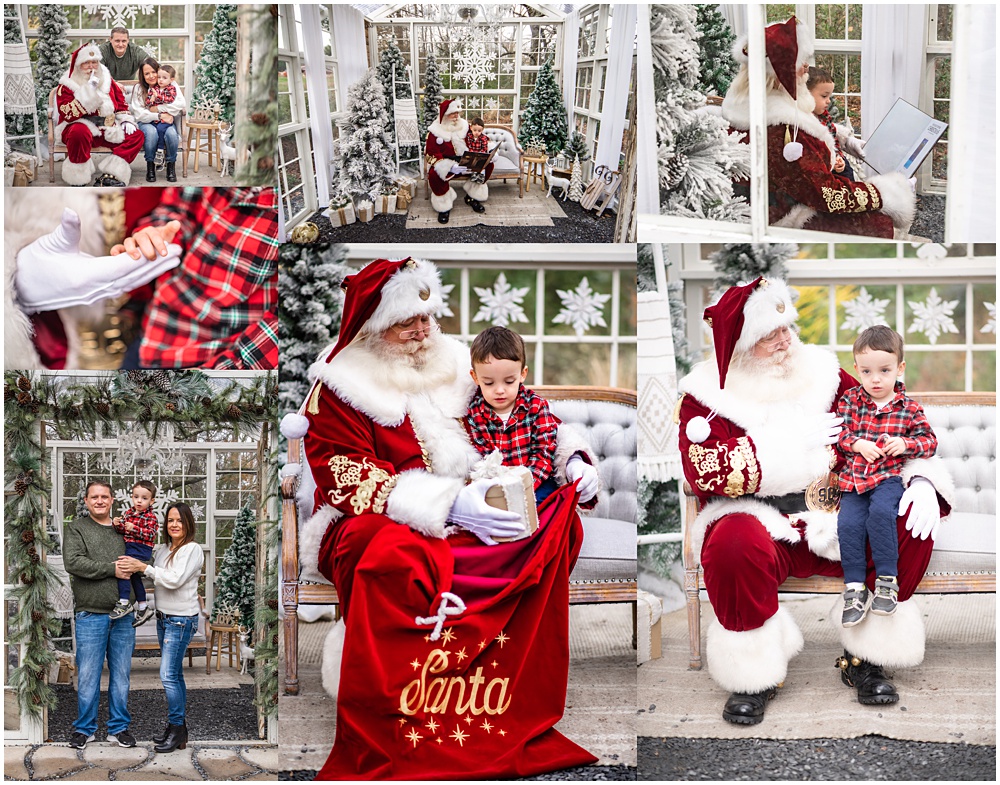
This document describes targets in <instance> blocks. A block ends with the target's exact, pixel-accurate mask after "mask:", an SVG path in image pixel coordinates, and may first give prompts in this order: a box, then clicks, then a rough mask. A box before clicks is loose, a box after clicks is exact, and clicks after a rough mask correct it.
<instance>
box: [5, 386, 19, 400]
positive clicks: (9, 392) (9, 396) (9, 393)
mask: <svg viewBox="0 0 1000 785" xmlns="http://www.w3.org/2000/svg"><path fill="white" fill-rule="evenodd" d="M16 394H17V390H15V389H14V388H13V387H4V388H3V399H4V401H12V400H14V396H15V395H16Z"/></svg>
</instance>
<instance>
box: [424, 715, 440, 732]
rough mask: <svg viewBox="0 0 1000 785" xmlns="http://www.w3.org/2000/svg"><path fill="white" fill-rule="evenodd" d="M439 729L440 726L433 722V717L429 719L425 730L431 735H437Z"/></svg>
mask: <svg viewBox="0 0 1000 785" xmlns="http://www.w3.org/2000/svg"><path fill="white" fill-rule="evenodd" d="M440 727H441V726H440V725H438V723H436V722H435V721H434V718H433V717H431V721H430V722H428V723H427V730H429V731H430V732H431V733H437V729H438V728H440Z"/></svg>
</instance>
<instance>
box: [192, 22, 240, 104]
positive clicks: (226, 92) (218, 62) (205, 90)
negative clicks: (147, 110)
mask: <svg viewBox="0 0 1000 785" xmlns="http://www.w3.org/2000/svg"><path fill="white" fill-rule="evenodd" d="M194 85H195V87H194V95H193V96H192V97H191V105H192V106H208V105H211V104H213V103H215V102H218V103H219V106H220V107H222V112H221V113H220V114H219V119H220V120H225V121H227V122H229V123H232V122H234V120H235V118H236V6H235V5H217V6H216V7H215V16H214V17H212V32H210V33H209V34H208V36H207V37H206V38H205V44H204V46H202V49H201V57H200V58H199V59H198V64H197V65H196V66H195V67H194Z"/></svg>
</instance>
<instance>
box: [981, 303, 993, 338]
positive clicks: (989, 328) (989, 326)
mask: <svg viewBox="0 0 1000 785" xmlns="http://www.w3.org/2000/svg"><path fill="white" fill-rule="evenodd" d="M983 305H985V306H986V310H987V311H988V312H989V314H990V318H989V319H987V320H986V324H984V325H983V327H982V329H981V330H980V331H979V332H981V333H993V334H994V335H996V333H997V304H996V303H983Z"/></svg>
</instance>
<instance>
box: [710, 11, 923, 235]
mask: <svg viewBox="0 0 1000 785" xmlns="http://www.w3.org/2000/svg"><path fill="white" fill-rule="evenodd" d="M765 47H766V55H767V58H766V63H767V73H768V78H767V93H766V95H767V105H766V109H765V113H766V117H767V142H766V143H767V184H768V222H769V223H770V224H771V225H772V226H789V227H792V228H796V229H813V230H815V231H823V232H839V233H841V234H858V235H867V236H871V237H883V238H887V239H892V237H893V235H894V232H895V230H899V231H900V232H905V231H906V230H907V229H908V228H909V226H910V224H911V223H912V221H913V215H914V211H915V209H916V197H915V195H914V193H913V191H912V190H911V188H910V185H909V182H908V181H907V179H906V177H905V176H904V175H902V174H900V173H898V172H891V173H889V174H882V175H877V176H875V177H872V178H871V179H870V180H868V181H866V182H862V181H857V182H855V181H852V180H850V179H848V178H847V177H843V176H841V175H838V174H836V173H835V172H834V171H833V164H834V162H835V161H836V155H837V154H836V145H835V142H834V138H833V136H832V135H831V134H830V132H829V130H828V129H827V128H826V126H824V125H823V123H822V122H820V120H819V118H817V117H816V115H814V114H813V109H814V108H815V101H814V100H813V97H812V95H811V94H810V93H809V91H808V90H807V89H806V88H805V82H804V80H803V79H802V78H798V77H797V76H796V70H797V68H799V67H800V66H801V65H802V64H803V63H806V62H807V61H808V58H810V57H811V56H812V50H813V42H812V38H811V36H810V35H809V33H808V32H807V31H806V30H805V28H804V27H803V26H802V25H796V21H795V17H794V16H793V17H792V18H791V19H789V20H788V21H787V22H781V23H776V24H772V25H768V26H767V28H765ZM733 52H734V54H735V56H736V58H737V60H739V61H740V62H742V66H741V67H740V71H739V73H738V74H737V76H736V78H735V79H734V80H733V83H732V85H731V86H730V88H729V91H728V92H727V93H726V97H725V100H724V101H723V102H722V114H723V116H724V117H725V118H726V120H727V121H728V122H729V124H730V126H731V128H732V129H733V130H735V131H737V132H740V134H741V138H742V140H743V141H744V142H746V143H747V144H749V143H750V133H749V129H750V81H749V73H748V71H747V55H746V37H745V36H744V37H743V38H741V39H739V40H738V41H737V42H736V44H735V45H734V47H733ZM789 142H792V143H793V145H792V147H791V148H788V147H786V145H787V144H788V143H789ZM794 143H797V144H799V145H801V153H800V151H799V150H798V149H796V148H795V146H794ZM789 159H791V160H789ZM737 192H742V193H743V194H745V195H747V196H749V181H742V182H741V183H738V184H737Z"/></svg>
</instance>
